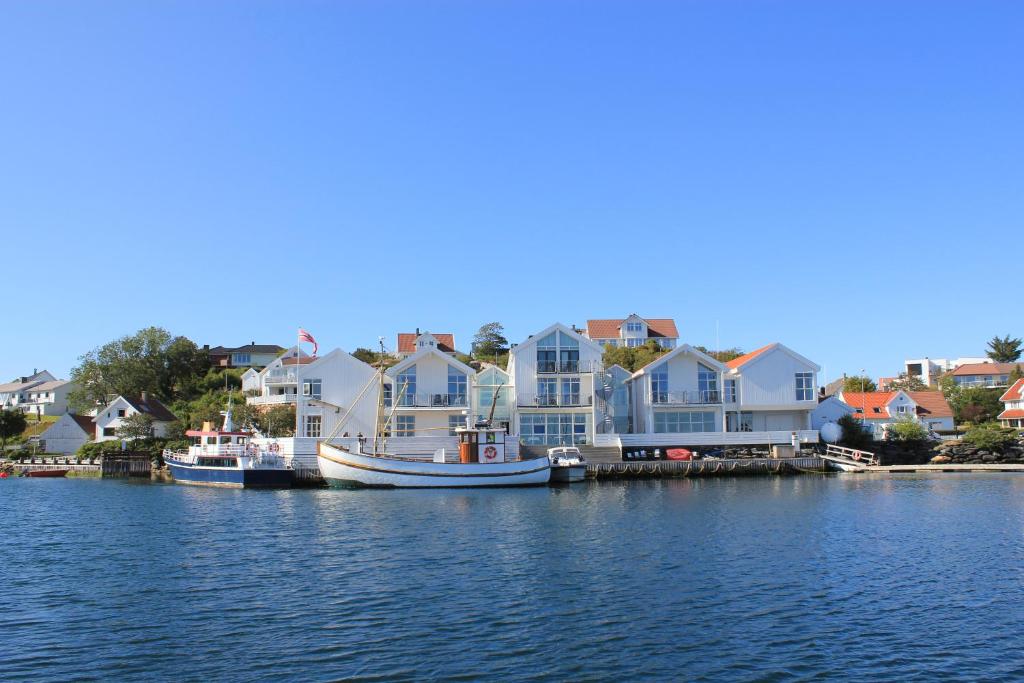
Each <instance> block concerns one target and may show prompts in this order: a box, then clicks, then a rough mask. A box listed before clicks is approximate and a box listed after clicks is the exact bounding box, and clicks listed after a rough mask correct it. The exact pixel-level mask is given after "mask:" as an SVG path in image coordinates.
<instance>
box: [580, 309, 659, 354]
mask: <svg viewBox="0 0 1024 683" xmlns="http://www.w3.org/2000/svg"><path fill="white" fill-rule="evenodd" d="M583 334H584V335H585V336H586V337H587V338H588V339H590V340H592V341H594V342H597V343H598V344H600V345H601V346H643V345H644V344H646V343H647V342H648V341H650V340H653V341H655V342H657V343H658V344H659V345H660V346H661V347H662V348H665V349H672V348H675V346H676V342H678V341H679V331H678V330H677V329H676V321H675V320H673V319H672V318H641V317H640V316H638V315H637V314H636V313H631V314H630V315H629V316H627V317H626V318H622V319H619V318H597V319H592V320H588V321H587V327H586V329H585V330H584V331H583Z"/></svg>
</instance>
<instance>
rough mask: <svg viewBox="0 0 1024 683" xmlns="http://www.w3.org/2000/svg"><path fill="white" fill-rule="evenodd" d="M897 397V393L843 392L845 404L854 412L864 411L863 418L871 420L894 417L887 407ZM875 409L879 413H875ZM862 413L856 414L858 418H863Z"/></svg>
mask: <svg viewBox="0 0 1024 683" xmlns="http://www.w3.org/2000/svg"><path fill="white" fill-rule="evenodd" d="M894 396H896V392H895V391H868V392H866V393H865V392H860V391H844V392H843V403H845V404H846V405H848V406H850V407H851V408H853V409H854V410H858V411H859V410H861V409H863V411H864V412H863V416H864V417H866V418H867V419H869V420H880V419H883V418H889V417H892V415H890V414H889V408H888V407H887V406H888V404H889V401H891V400H892V399H893V397H894ZM875 408H877V409H878V412H875ZM861 415H862V413H859V412H858V413H856V416H857V417H861Z"/></svg>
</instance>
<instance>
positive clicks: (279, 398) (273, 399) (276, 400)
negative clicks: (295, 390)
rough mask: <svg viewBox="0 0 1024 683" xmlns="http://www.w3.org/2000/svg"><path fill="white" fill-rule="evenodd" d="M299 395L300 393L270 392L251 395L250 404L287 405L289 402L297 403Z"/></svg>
mask: <svg viewBox="0 0 1024 683" xmlns="http://www.w3.org/2000/svg"><path fill="white" fill-rule="evenodd" d="M297 397H298V394H270V395H260V396H250V397H249V399H248V401H249V405H254V406H272V405H285V404H288V403H295V401H296V398H297Z"/></svg>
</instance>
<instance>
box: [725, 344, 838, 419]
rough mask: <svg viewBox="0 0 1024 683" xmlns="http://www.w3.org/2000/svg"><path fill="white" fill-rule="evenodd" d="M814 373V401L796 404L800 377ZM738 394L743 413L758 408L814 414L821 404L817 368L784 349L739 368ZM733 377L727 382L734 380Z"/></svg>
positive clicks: (812, 395)
mask: <svg viewBox="0 0 1024 683" xmlns="http://www.w3.org/2000/svg"><path fill="white" fill-rule="evenodd" d="M798 372H810V373H812V375H813V377H812V379H813V387H812V390H811V400H809V401H797V400H796V373H798ZM737 374H738V375H739V376H738V378H737V379H738V380H739V381H738V382H737V391H738V392H739V397H738V398H739V407H740V410H745V411H750V410H756V409H758V408H771V407H774V408H780V407H792V408H804V409H806V410H813V409H814V408H815V406H816V405H817V403H818V377H817V372H816V370H815V368H814V367H813V366H810V365H807V364H806V363H803V362H802V361H800V360H798V359H796V358H794V357H793V356H791V355H790V354H788V353H786V352H785V351H783V350H782V349H779V348H775V349H770V350H768V351H765V352H764V353H762V354H761V355H760V356H758V357H757V358H755V359H753V360H751V361H749V362H747V363H746V364H745V365H743V366H741V367H740V368H739V371H738V373H737ZM734 376H735V375H733V374H732V373H728V374H726V378H727V379H728V378H732V377H734Z"/></svg>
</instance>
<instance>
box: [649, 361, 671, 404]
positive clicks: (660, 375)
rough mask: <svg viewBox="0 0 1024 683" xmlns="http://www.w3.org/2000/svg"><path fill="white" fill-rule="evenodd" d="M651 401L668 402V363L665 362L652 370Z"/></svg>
mask: <svg viewBox="0 0 1024 683" xmlns="http://www.w3.org/2000/svg"><path fill="white" fill-rule="evenodd" d="M651 403H668V365H667V364H665V363H662V364H661V365H659V366H658V367H656V368H654V370H652V371H651Z"/></svg>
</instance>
